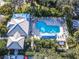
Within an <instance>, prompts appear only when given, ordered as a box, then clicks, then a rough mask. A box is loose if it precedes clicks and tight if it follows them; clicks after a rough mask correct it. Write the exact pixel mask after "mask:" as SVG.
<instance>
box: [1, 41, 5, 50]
mask: <svg viewBox="0 0 79 59" xmlns="http://www.w3.org/2000/svg"><path fill="white" fill-rule="evenodd" d="M5 47H6V41H4V40H0V49H2V48H5Z"/></svg>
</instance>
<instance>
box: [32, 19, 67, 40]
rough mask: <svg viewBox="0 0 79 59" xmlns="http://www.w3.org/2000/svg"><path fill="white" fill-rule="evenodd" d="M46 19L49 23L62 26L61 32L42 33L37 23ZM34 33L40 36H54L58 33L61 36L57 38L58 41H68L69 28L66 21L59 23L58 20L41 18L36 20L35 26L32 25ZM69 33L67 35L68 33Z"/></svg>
mask: <svg viewBox="0 0 79 59" xmlns="http://www.w3.org/2000/svg"><path fill="white" fill-rule="evenodd" d="M41 20H42V21H44V22H45V23H46V24H47V25H55V26H60V33H41V32H40V31H39V30H38V29H36V27H35V23H36V22H38V21H41ZM32 33H33V35H34V36H38V37H42V36H48V35H49V36H52V35H55V34H58V36H60V37H61V38H57V40H58V41H66V37H67V36H68V30H67V25H66V23H65V22H64V23H60V22H59V23H58V20H57V21H56V20H54V21H53V19H51V20H44V19H40V20H35V21H34V22H33V27H32ZM66 34H67V35H66Z"/></svg>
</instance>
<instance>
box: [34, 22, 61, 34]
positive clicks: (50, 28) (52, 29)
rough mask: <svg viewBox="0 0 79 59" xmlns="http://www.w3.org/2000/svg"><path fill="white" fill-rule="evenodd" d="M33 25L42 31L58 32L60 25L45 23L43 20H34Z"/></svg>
mask: <svg viewBox="0 0 79 59" xmlns="http://www.w3.org/2000/svg"><path fill="white" fill-rule="evenodd" d="M35 27H36V29H38V30H39V31H40V32H42V33H59V32H60V26H56V25H53V26H52V25H47V24H46V23H45V22H44V21H38V22H36V24H35Z"/></svg>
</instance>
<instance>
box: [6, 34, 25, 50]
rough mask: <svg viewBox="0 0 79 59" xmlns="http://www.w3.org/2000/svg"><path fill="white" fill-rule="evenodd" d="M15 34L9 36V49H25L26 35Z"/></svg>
mask: <svg viewBox="0 0 79 59" xmlns="http://www.w3.org/2000/svg"><path fill="white" fill-rule="evenodd" d="M18 35H19V34H17V35H16V34H15V35H14V36H12V37H9V39H8V42H7V48H8V49H23V48H24V37H21V36H18Z"/></svg>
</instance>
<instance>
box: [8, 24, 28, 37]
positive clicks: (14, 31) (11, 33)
mask: <svg viewBox="0 0 79 59" xmlns="http://www.w3.org/2000/svg"><path fill="white" fill-rule="evenodd" d="M16 32H19V33H20V35H22V36H26V35H27V34H28V31H27V32H26V31H25V30H24V29H23V28H22V27H21V26H20V25H18V24H17V25H15V26H13V27H12V28H11V29H10V30H9V31H8V33H7V35H9V36H12V35H14V34H15V33H16Z"/></svg>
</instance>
